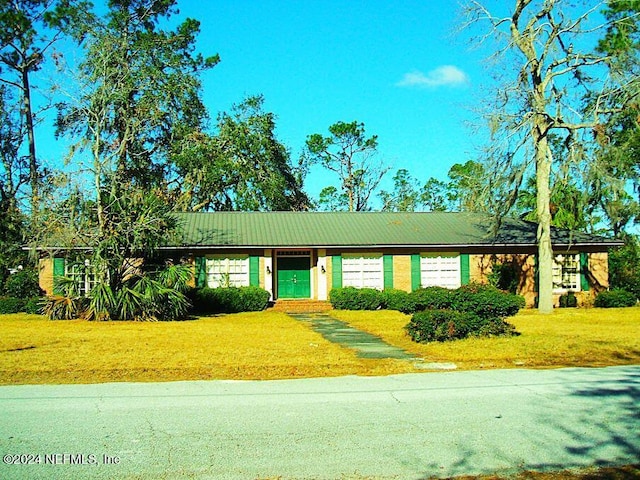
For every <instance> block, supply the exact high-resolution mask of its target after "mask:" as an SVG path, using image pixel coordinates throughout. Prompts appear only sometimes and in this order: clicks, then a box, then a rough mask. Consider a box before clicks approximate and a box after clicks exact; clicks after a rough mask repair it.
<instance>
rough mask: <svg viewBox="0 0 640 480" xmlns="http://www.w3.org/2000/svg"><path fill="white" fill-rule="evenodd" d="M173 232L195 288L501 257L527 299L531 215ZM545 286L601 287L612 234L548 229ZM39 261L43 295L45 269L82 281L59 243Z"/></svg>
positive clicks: (270, 223)
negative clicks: (549, 280)
mask: <svg viewBox="0 0 640 480" xmlns="http://www.w3.org/2000/svg"><path fill="white" fill-rule="evenodd" d="M176 215H177V218H178V220H179V222H180V224H181V227H182V233H181V237H180V238H179V240H177V241H175V242H173V243H171V244H167V245H164V246H163V247H162V249H161V250H162V253H163V254H164V255H165V256H166V257H167V258H172V259H174V261H177V260H182V261H187V262H190V263H191V264H192V265H193V272H194V285H195V286H197V287H204V286H208V287H211V288H215V287H220V286H241V285H256V286H260V287H262V288H264V289H265V290H267V291H269V293H270V294H271V298H272V300H273V301H278V300H282V299H312V300H327V299H328V296H329V292H330V291H331V289H332V288H336V287H347V286H352V287H357V288H362V287H369V288H376V289H379V290H382V289H388V288H395V289H400V290H405V291H412V290H415V289H417V288H420V287H427V286H431V285H437V286H442V287H447V288H457V287H459V286H461V285H465V284H468V283H470V282H487V279H488V275H489V274H490V273H491V271H492V269H493V268H494V265H496V264H508V265H510V266H512V267H513V269H514V271H515V272H516V274H517V275H516V278H517V291H518V293H519V294H521V295H523V296H524V297H525V299H526V302H527V305H528V306H533V305H534V304H535V299H536V290H537V285H536V252H537V246H536V230H537V225H536V224H535V223H531V222H526V221H522V220H517V219H504V220H503V221H502V223H501V224H500V226H499V228H497V229H496V228H494V227H493V224H494V222H493V220H492V218H490V217H488V216H485V215H481V214H471V213H448V212H428V213H423V212H420V213H417V212H411V213H388V212H351V213H350V212H215V213H179V214H176ZM552 243H553V249H554V254H555V255H554V267H553V288H554V294H555V297H556V304H557V301H558V298H559V297H560V296H561V295H563V294H566V293H568V292H573V293H575V295H576V297H578V302H579V304H580V305H588V304H589V303H591V301H592V299H593V297H594V295H595V294H596V293H597V292H599V291H602V290H604V289H606V288H607V287H608V268H607V252H608V249H609V248H611V247H615V246H619V245H621V244H620V242H617V241H614V240H611V239H607V238H604V237H600V236H594V235H586V234H582V233H576V232H569V231H566V230H561V229H553V231H552ZM57 252H58V253H56V254H55V256H54V257H51V256H43V257H42V258H41V260H40V285H41V287H42V288H43V289H44V290H45V291H46V292H47V293H48V294H51V293H53V279H54V277H55V276H58V275H60V276H62V275H64V276H71V277H74V278H77V280H78V282H80V283H83V284H84V287H83V288H82V289H83V290H84V291H88V290H90V288H91V278H90V274H88V273H86V272H88V271H90V269H86V268H85V269H78V268H76V266H75V265H73V264H71V262H67V261H65V258H64V254H63V253H64V249H57Z"/></svg>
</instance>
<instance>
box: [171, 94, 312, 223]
mask: <svg viewBox="0 0 640 480" xmlns="http://www.w3.org/2000/svg"><path fill="white" fill-rule="evenodd" d="M263 103H264V99H263V97H262V96H253V97H249V98H247V99H245V100H244V101H243V102H242V103H240V104H239V105H234V106H233V108H232V111H231V112H230V113H222V114H221V115H220V116H219V117H218V128H217V134H216V135H207V134H205V133H202V132H198V133H194V134H192V135H190V136H188V137H187V138H185V139H184V141H183V142H181V143H180V144H179V146H178V148H176V149H175V151H174V154H173V159H172V160H173V162H174V163H175V165H176V169H177V174H178V178H179V179H181V180H180V183H181V185H180V192H181V194H182V196H181V205H183V206H184V208H188V209H190V210H193V211H199V210H306V209H308V208H309V206H310V203H311V201H310V200H309V198H308V197H307V195H306V194H305V193H304V191H303V188H302V180H303V176H302V173H301V171H300V170H299V169H296V168H294V167H293V166H292V165H291V160H290V155H289V151H288V150H287V148H286V147H285V146H284V145H283V144H282V143H281V142H280V141H279V140H278V139H277V138H276V135H275V127H276V124H275V115H274V114H273V113H268V112H264V111H263Z"/></svg>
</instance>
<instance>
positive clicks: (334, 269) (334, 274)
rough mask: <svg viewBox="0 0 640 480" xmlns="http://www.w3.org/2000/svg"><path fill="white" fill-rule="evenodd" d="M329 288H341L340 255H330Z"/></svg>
mask: <svg viewBox="0 0 640 480" xmlns="http://www.w3.org/2000/svg"><path fill="white" fill-rule="evenodd" d="M331 288H342V256H340V255H333V256H332V257H331Z"/></svg>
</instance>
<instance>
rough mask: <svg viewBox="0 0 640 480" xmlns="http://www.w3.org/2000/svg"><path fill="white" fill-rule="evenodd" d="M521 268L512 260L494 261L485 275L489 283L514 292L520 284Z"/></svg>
mask: <svg viewBox="0 0 640 480" xmlns="http://www.w3.org/2000/svg"><path fill="white" fill-rule="evenodd" d="M520 271H521V269H520V268H519V267H518V266H517V265H516V264H515V263H513V262H507V263H494V264H493V265H492V267H491V273H489V274H488V275H487V280H488V281H489V284H490V285H493V286H494V287H496V288H498V289H500V290H504V291H506V292H509V293H516V292H517V291H518V286H519V284H520Z"/></svg>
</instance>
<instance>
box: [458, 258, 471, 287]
mask: <svg viewBox="0 0 640 480" xmlns="http://www.w3.org/2000/svg"><path fill="white" fill-rule="evenodd" d="M470 280H471V273H470V269H469V254H468V253H463V254H462V255H460V283H461V284H462V285H468V284H469V281H470Z"/></svg>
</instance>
